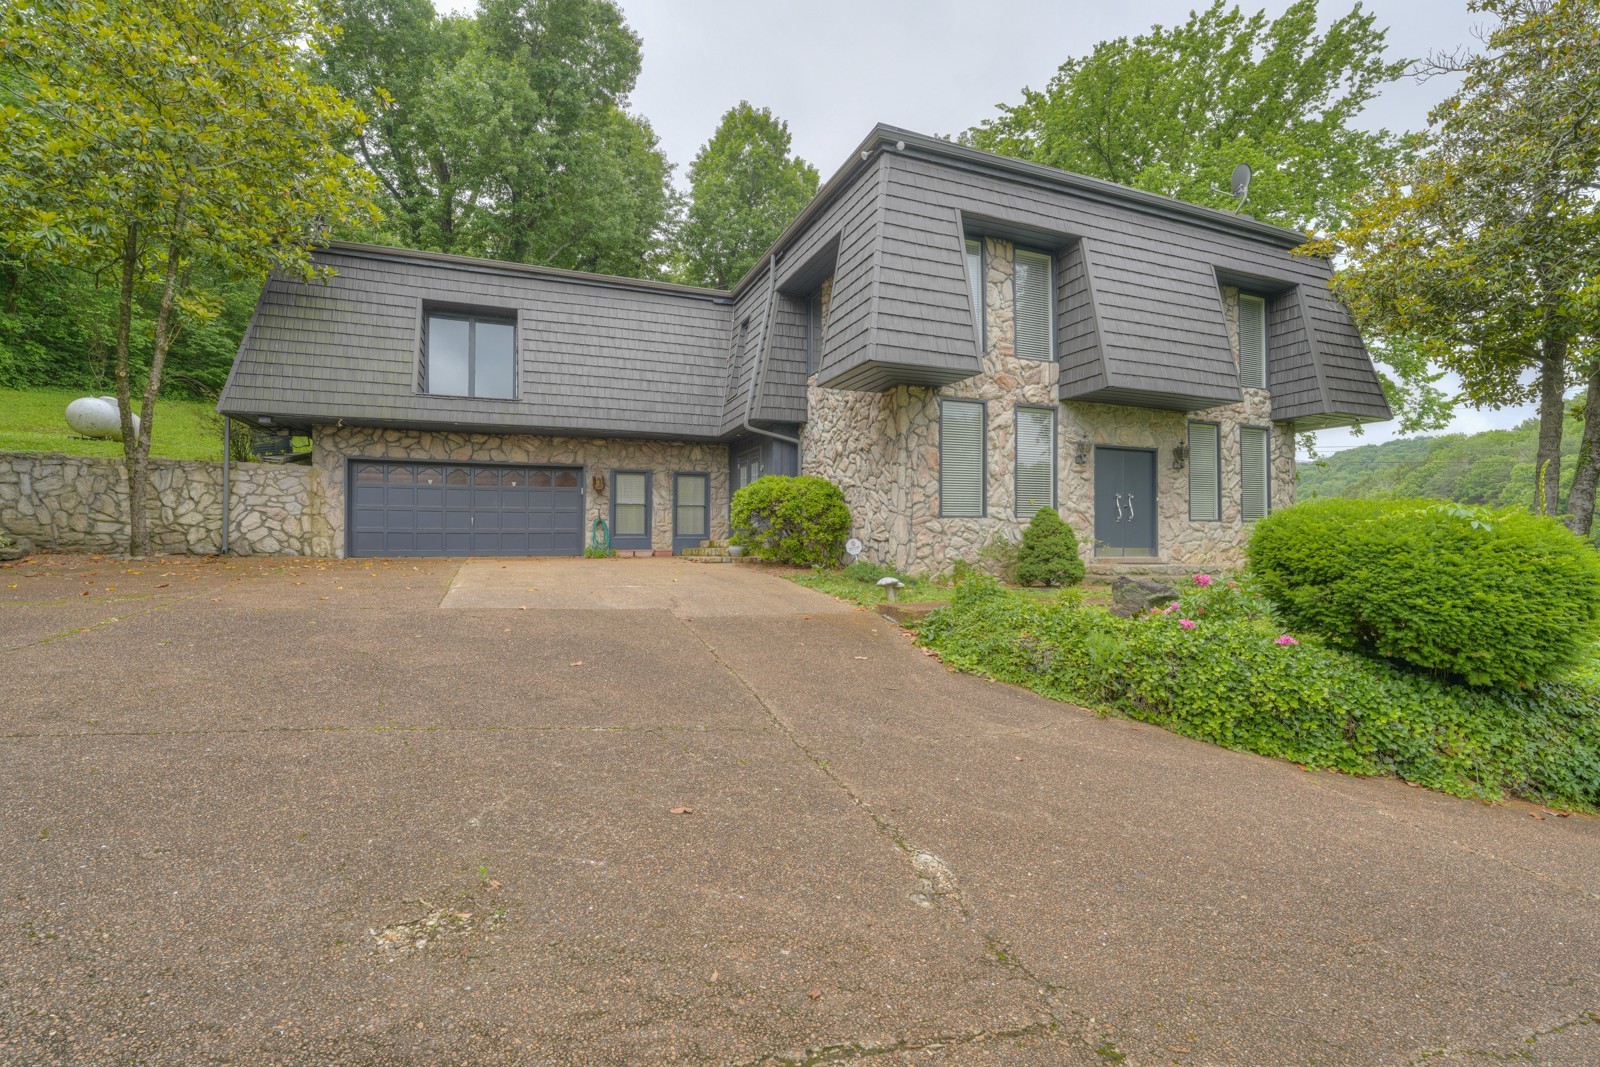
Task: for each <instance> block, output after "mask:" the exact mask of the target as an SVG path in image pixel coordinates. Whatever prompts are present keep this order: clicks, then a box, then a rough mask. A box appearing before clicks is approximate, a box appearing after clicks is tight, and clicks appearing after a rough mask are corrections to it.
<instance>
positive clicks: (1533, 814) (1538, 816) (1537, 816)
mask: <svg viewBox="0 0 1600 1067" xmlns="http://www.w3.org/2000/svg"><path fill="white" fill-rule="evenodd" d="M1528 818H1530V819H1542V818H1544V812H1542V811H1530V812H1528Z"/></svg>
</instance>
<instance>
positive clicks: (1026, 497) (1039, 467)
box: [1017, 407, 1056, 519]
mask: <svg viewBox="0 0 1600 1067" xmlns="http://www.w3.org/2000/svg"><path fill="white" fill-rule="evenodd" d="M1055 490H1056V413H1055V412H1054V411H1051V410H1049V409H1047V408H1021V407H1019V408H1018V409H1017V515H1018V516H1019V517H1020V518H1024V519H1031V518H1033V516H1034V515H1035V514H1036V513H1037V512H1038V510H1039V509H1040V508H1053V507H1055V506H1056V491H1055Z"/></svg>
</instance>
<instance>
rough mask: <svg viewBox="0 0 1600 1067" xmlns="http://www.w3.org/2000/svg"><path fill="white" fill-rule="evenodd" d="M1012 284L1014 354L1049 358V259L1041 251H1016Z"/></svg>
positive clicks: (1052, 353) (1052, 354)
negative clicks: (1013, 286)
mask: <svg viewBox="0 0 1600 1067" xmlns="http://www.w3.org/2000/svg"><path fill="white" fill-rule="evenodd" d="M1014 285H1015V288H1016V298H1017V308H1016V315H1017V339H1016V354H1017V355H1018V356H1019V357H1021V358H1022V359H1042V360H1048V359H1051V358H1052V357H1053V356H1054V354H1055V346H1054V345H1052V344H1051V343H1050V299H1051V292H1052V286H1051V284H1050V257H1049V256H1047V255H1045V254H1044V253H1043V252H1029V251H1026V250H1024V249H1020V248H1019V249H1017V261H1016V270H1015V274H1014Z"/></svg>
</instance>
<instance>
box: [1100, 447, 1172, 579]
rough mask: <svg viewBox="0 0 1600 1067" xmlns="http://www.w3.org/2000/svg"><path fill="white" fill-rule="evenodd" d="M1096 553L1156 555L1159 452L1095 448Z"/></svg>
mask: <svg viewBox="0 0 1600 1067" xmlns="http://www.w3.org/2000/svg"><path fill="white" fill-rule="evenodd" d="M1094 540H1095V555H1097V556H1155V555H1157V554H1158V552H1159V550H1158V549H1157V547H1156V454H1155V453H1154V452H1151V451H1149V450H1147V449H1143V448H1097V449H1095V450H1094Z"/></svg>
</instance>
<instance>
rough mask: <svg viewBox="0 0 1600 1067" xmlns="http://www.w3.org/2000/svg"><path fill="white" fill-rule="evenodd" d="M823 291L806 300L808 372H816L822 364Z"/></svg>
mask: <svg viewBox="0 0 1600 1067" xmlns="http://www.w3.org/2000/svg"><path fill="white" fill-rule="evenodd" d="M823 336H824V334H823V322H822V293H821V292H816V293H812V294H811V299H810V300H807V301H806V373H807V374H815V373H817V368H818V367H820V366H822V339H823Z"/></svg>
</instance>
